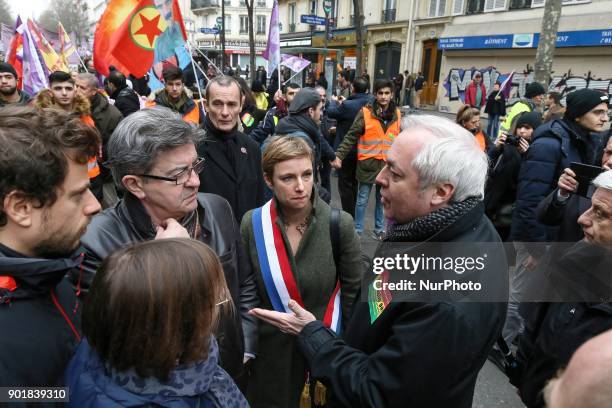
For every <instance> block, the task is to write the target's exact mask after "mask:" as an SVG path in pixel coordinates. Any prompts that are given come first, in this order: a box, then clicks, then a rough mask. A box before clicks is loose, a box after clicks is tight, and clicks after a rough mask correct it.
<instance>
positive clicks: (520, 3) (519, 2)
mask: <svg viewBox="0 0 612 408" xmlns="http://www.w3.org/2000/svg"><path fill="white" fill-rule="evenodd" d="M508 8H509V9H510V10H520V9H525V8H531V0H510V6H509V7H508Z"/></svg>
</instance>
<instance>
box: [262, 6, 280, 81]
mask: <svg viewBox="0 0 612 408" xmlns="http://www.w3.org/2000/svg"><path fill="white" fill-rule="evenodd" d="M279 24H280V21H279V18H278V1H277V0H274V7H273V8H272V16H271V17H270V31H268V45H267V47H266V50H265V51H264V52H263V54H262V56H263V57H264V58H265V59H267V60H268V72H272V71H274V70H275V69H276V68H277V67H278V66H279V65H280V63H281V61H280V32H279V30H278V26H279ZM279 77H280V75H279Z"/></svg>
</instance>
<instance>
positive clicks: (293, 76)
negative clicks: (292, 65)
mask: <svg viewBox="0 0 612 408" xmlns="http://www.w3.org/2000/svg"><path fill="white" fill-rule="evenodd" d="M302 71H303V70H302ZM302 71H299V72H296V73H295V74H293V75H292V76H291V78H289V79H288V80H286V81H285V82H283V85H285V84H286V83H287V82H289V81H291V80H292V79H293V78H295V77H296V76H298V75H299V74H300V72H302ZM278 89H280V87H279V88H278Z"/></svg>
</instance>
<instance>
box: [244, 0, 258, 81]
mask: <svg viewBox="0 0 612 408" xmlns="http://www.w3.org/2000/svg"><path fill="white" fill-rule="evenodd" d="M254 2H255V0H245V1H244V3H245V4H246V8H247V14H248V15H249V17H248V20H249V51H250V52H251V58H250V61H249V64H250V66H249V80H251V78H254V75H253V74H254V73H255V34H254V33H253V3H254ZM251 82H252V80H251Z"/></svg>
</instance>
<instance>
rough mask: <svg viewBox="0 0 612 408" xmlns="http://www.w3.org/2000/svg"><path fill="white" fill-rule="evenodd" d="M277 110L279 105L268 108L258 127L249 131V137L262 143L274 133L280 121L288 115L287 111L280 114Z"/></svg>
mask: <svg viewBox="0 0 612 408" xmlns="http://www.w3.org/2000/svg"><path fill="white" fill-rule="evenodd" d="M277 110H278V106H275V107H273V108H272V109H270V110H268V112H267V113H266V116H264V118H263V120H262V121H261V122H259V124H258V125H257V127H256V128H254V129H252V130H251V132H250V133H249V137H250V138H251V139H253V140H254V141H256V142H257V143H259V144H262V143H263V142H264V141H265V140H266V139H267V138H268V136H271V135H273V134H274V130H275V129H276V125H278V122H279V121H280V120H281V119H282V118H284V117H285V116H286V115H287V114H286V113H285V114H284V115H279V114H278V112H277Z"/></svg>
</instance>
